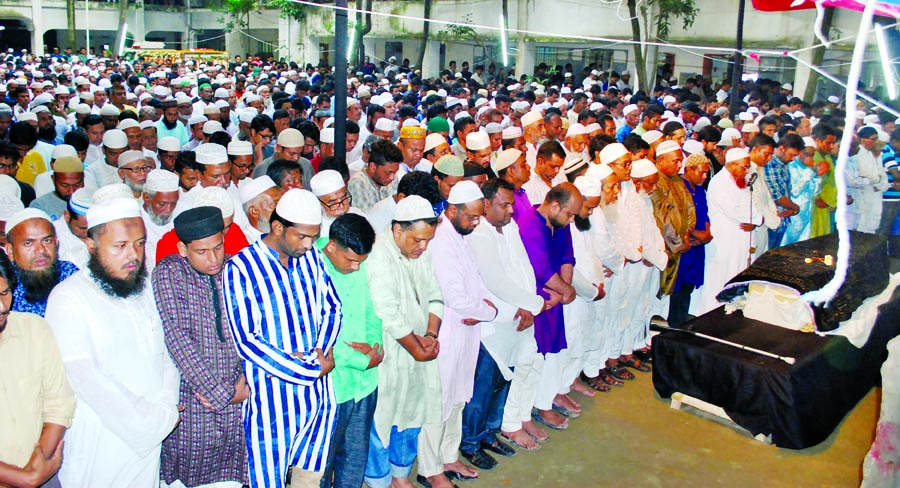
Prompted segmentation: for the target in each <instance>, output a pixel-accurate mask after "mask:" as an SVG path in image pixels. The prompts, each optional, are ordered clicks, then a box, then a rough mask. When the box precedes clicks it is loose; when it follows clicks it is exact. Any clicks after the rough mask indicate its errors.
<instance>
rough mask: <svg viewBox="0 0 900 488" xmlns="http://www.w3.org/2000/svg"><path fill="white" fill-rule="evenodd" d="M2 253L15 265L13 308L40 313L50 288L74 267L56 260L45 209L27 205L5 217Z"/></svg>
mask: <svg viewBox="0 0 900 488" xmlns="http://www.w3.org/2000/svg"><path fill="white" fill-rule="evenodd" d="M5 249H6V254H7V255H8V256H9V259H10V260H12V262H13V263H14V264H15V266H16V276H17V277H18V281H19V283H18V285H16V288H15V290H14V291H13V298H14V300H13V308H12V309H13V310H14V311H16V312H29V313H33V314H36V315H40V316H41V317H43V316H44V312H45V311H46V310H47V297H49V296H50V292H51V291H53V288H54V287H55V286H56V285H58V284H60V283H61V282H63V281H64V280H66V279H67V278H69V277H70V276H72V275H73V274H75V273H76V272H77V271H78V267H77V266H75V265H74V264H72V263H70V262H68V261H60V260H59V256H58V254H59V242H58V241H57V240H56V229H54V228H53V223H52V222H51V221H50V218H49V217H48V216H47V214H46V213H44V212H42V211H40V210H37V209H33V208H29V209H25V210H22V211H21V212H18V213H17V214H15V215H13V216H12V217H10V219H9V220H7V221H6V248H5Z"/></svg>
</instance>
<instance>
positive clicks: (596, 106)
mask: <svg viewBox="0 0 900 488" xmlns="http://www.w3.org/2000/svg"><path fill="white" fill-rule="evenodd" d="M589 109H590V111H591V112H599V111H600V110H602V109H603V104H602V103H600V102H594V103H592V104H591V106H590V107H589Z"/></svg>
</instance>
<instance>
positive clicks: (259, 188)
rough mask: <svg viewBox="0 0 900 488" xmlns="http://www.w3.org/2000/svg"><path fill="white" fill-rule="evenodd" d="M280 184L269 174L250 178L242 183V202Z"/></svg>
mask: <svg viewBox="0 0 900 488" xmlns="http://www.w3.org/2000/svg"><path fill="white" fill-rule="evenodd" d="M277 186H278V185H276V184H275V182H274V181H273V180H272V178H270V177H269V176H268V175H262V176H260V177H258V178H250V179H248V180H246V181H244V182H243V183H242V184H241V189H240V196H241V204H244V203H247V202H249V201H250V200H253V199H254V198H256V197H258V196H259V195H262V193H263V192H264V191H266V190H268V189H269V188H275V187H277Z"/></svg>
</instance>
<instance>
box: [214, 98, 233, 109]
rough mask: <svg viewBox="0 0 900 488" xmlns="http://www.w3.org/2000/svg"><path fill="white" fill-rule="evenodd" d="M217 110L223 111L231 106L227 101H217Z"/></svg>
mask: <svg viewBox="0 0 900 488" xmlns="http://www.w3.org/2000/svg"><path fill="white" fill-rule="evenodd" d="M216 108H217V109H219V110H222V109H223V108H231V104H230V103H228V102H227V101H225V100H218V101H216Z"/></svg>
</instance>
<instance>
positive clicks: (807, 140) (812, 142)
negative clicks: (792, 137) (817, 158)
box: [803, 136, 816, 147]
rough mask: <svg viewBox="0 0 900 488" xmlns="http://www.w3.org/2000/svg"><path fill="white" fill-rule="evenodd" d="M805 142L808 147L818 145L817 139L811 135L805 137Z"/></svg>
mask: <svg viewBox="0 0 900 488" xmlns="http://www.w3.org/2000/svg"><path fill="white" fill-rule="evenodd" d="M803 144H805V145H806V147H816V140H815V139H813V138H812V137H810V136H806V137H804V138H803Z"/></svg>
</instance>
